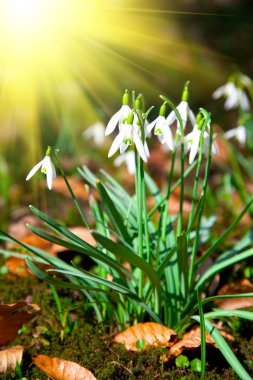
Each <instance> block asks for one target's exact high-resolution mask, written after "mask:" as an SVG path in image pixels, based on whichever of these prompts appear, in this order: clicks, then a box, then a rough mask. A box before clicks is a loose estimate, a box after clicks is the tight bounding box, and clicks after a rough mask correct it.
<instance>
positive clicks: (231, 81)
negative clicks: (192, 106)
mask: <svg viewBox="0 0 253 380" xmlns="http://www.w3.org/2000/svg"><path fill="white" fill-rule="evenodd" d="M252 86H253V82H252V80H251V79H250V78H249V77H248V76H246V75H243V74H241V73H234V74H232V75H231V76H230V77H229V78H228V81H227V83H226V84H224V85H223V86H220V87H218V88H217V89H216V90H215V91H214V92H213V94H212V97H213V98H214V99H219V98H220V97H222V96H224V97H225V99H226V101H225V104H224V108H225V110H231V109H235V108H237V107H239V108H240V109H241V110H242V111H249V110H250V101H249V96H248V94H250V93H251V91H252Z"/></svg>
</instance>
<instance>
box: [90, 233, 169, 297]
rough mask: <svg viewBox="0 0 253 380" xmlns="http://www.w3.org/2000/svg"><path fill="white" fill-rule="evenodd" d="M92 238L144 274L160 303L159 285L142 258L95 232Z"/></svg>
mask: <svg viewBox="0 0 253 380" xmlns="http://www.w3.org/2000/svg"><path fill="white" fill-rule="evenodd" d="M92 236H94V238H95V239H96V240H97V241H99V243H100V244H101V245H102V246H103V247H105V248H106V249H108V251H110V252H112V253H114V254H115V255H116V256H119V257H120V258H121V259H123V260H125V261H127V262H129V263H130V264H132V265H134V266H135V267H137V268H140V269H141V270H142V271H143V272H145V273H146V275H147V276H148V278H149V280H150V282H151V284H152V286H153V288H154V290H155V292H156V296H158V298H159V300H160V302H161V299H162V298H161V297H162V289H161V284H160V281H159V278H158V276H157V274H156V272H155V271H154V269H153V267H152V265H150V264H149V263H147V262H146V261H145V260H144V259H143V258H141V257H139V256H138V255H136V253H135V252H134V251H132V250H130V249H129V248H127V247H125V246H123V245H121V244H119V243H115V242H114V241H112V240H110V239H108V238H106V237H105V236H103V235H100V234H99V233H97V232H92Z"/></svg>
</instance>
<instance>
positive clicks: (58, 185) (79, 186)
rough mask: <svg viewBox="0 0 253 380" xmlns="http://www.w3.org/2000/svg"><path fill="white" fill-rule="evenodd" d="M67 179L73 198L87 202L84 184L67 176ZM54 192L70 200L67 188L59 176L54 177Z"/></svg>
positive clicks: (87, 195)
mask: <svg viewBox="0 0 253 380" xmlns="http://www.w3.org/2000/svg"><path fill="white" fill-rule="evenodd" d="M67 178H68V182H69V184H70V187H71V188H72V190H73V192H74V194H75V196H76V197H77V198H80V199H83V200H85V201H86V200H88V199H89V193H88V192H87V190H86V188H85V187H84V182H83V181H81V180H80V179H78V178H76V177H70V176H68V177H67ZM54 191H56V192H57V193H61V194H63V195H64V196H65V197H68V198H71V194H70V192H69V190H68V188H67V185H66V183H65V181H64V178H63V177H61V176H58V177H56V178H55V180H54Z"/></svg>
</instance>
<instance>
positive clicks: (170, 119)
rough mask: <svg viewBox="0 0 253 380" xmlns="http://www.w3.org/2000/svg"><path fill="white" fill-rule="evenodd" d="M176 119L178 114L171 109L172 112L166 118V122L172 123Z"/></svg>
mask: <svg viewBox="0 0 253 380" xmlns="http://www.w3.org/2000/svg"><path fill="white" fill-rule="evenodd" d="M175 120H176V114H175V112H174V111H171V112H170V114H169V115H168V116H167V118H166V123H167V124H168V125H171V124H173V123H174V121H175Z"/></svg>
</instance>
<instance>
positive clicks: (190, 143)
mask: <svg viewBox="0 0 253 380" xmlns="http://www.w3.org/2000/svg"><path fill="white" fill-rule="evenodd" d="M204 126H205V119H204V118H203V116H202V114H201V113H199V114H198V116H197V118H196V124H195V125H194V127H193V130H192V132H190V133H189V134H188V135H186V136H185V146H184V148H185V153H188V152H190V154H189V164H192V162H193V161H194V159H195V157H196V155H197V153H198V152H199V150H200V149H201V135H202V133H203V151H204V154H205V155H206V156H207V155H208V153H209V145H210V134H209V131H208V132H207V130H206V129H205V130H204V132H203V131H202V129H203V128H204ZM206 128H207V129H208V130H209V129H210V125H209V124H207V126H206ZM211 149H212V154H213V155H218V146H217V144H216V142H215V141H212V148H211Z"/></svg>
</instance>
